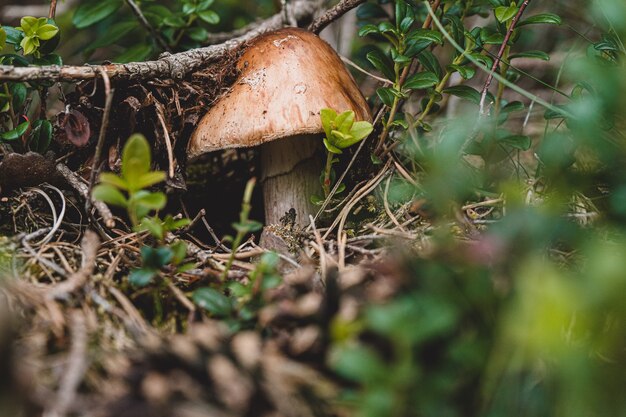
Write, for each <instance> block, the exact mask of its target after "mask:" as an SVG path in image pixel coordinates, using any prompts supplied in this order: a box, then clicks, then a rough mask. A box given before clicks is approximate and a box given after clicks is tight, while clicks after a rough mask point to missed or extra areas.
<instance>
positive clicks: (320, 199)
mask: <svg viewBox="0 0 626 417" xmlns="http://www.w3.org/2000/svg"><path fill="white" fill-rule="evenodd" d="M309 201H310V202H311V204H313V205H314V206H321V205H322V204H324V198H323V197H320V196H319V195H315V194H313V195H312V196H311V197H310V198H309Z"/></svg>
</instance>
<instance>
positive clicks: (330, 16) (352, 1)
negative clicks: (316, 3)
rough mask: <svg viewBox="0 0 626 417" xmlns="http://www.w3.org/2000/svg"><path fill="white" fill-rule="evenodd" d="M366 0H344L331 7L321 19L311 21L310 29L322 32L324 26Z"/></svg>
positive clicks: (314, 31)
mask: <svg viewBox="0 0 626 417" xmlns="http://www.w3.org/2000/svg"><path fill="white" fill-rule="evenodd" d="M365 1H366V0H342V1H340V2H339V3H338V4H337V5H336V6H334V7H332V8H331V9H329V10H328V11H327V12H326V13H324V14H323V15H322V16H321V17H320V18H319V19H317V20H316V21H315V22H313V23H311V25H310V26H309V30H310V31H311V32H313V33H320V32H321V31H322V30H324V28H325V27H326V26H328V25H330V24H331V23H332V22H334V21H335V20H337V19H339V18H340V17H341V16H343V15H344V14H346V13H348V12H349V11H350V10H352V9H354V8H355V7H357V6H360V5H361V4H363V3H365Z"/></svg>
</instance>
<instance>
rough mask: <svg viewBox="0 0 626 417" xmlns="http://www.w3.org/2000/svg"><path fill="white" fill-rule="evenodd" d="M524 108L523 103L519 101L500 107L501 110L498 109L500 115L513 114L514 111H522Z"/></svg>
mask: <svg viewBox="0 0 626 417" xmlns="http://www.w3.org/2000/svg"><path fill="white" fill-rule="evenodd" d="M524 108H525V106H524V103H522V102H521V101H512V102H510V103H507V104H506V105H505V106H504V107H502V109H500V113H513V112H516V111H522V110H524Z"/></svg>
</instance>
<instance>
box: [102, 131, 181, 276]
mask: <svg viewBox="0 0 626 417" xmlns="http://www.w3.org/2000/svg"><path fill="white" fill-rule="evenodd" d="M163 180H165V173H164V172H160V171H152V170H151V156H150V146H149V145H148V142H147V141H146V139H145V138H144V137H143V136H142V135H139V134H135V135H133V136H131V137H130V138H129V139H128V141H127V142H126V145H125V146H124V150H123V152H122V167H121V174H120V175H116V174H113V173H103V174H101V175H100V185H98V186H96V187H95V188H94V190H93V197H94V198H95V199H97V200H101V201H103V202H105V203H107V204H111V205H113V206H118V207H122V208H124V209H125V210H126V212H127V213H128V217H129V219H130V222H131V225H132V226H133V230H134V231H136V232H142V231H148V232H149V233H150V235H151V236H152V237H153V238H154V239H155V240H156V243H157V244H156V245H148V244H146V245H144V246H143V247H142V248H141V266H140V267H139V268H136V269H134V270H133V271H131V274H130V276H129V281H130V283H131V284H133V285H135V286H138V287H143V286H146V285H149V284H151V283H153V282H154V280H155V278H157V277H159V276H161V272H162V270H164V269H167V270H168V272H169V273H177V272H183V271H184V270H185V269H188V268H189V267H191V266H193V265H192V264H184V263H183V261H184V260H185V258H186V257H187V245H186V244H185V243H184V242H183V241H182V240H176V239H174V240H173V241H168V237H169V236H168V234H169V233H171V232H173V231H175V230H177V229H180V228H181V227H184V226H186V225H187V224H189V220H188V219H174V218H173V217H172V216H171V215H167V216H166V217H165V218H164V219H161V218H159V217H158V216H152V217H148V215H149V214H150V213H152V212H153V211H155V210H161V209H163V208H164V207H165V204H166V203H167V198H166V196H165V194H164V193H163V192H161V191H149V190H148V189H149V187H151V186H153V185H155V184H158V183H160V182H162V181H163ZM161 277H162V276H161Z"/></svg>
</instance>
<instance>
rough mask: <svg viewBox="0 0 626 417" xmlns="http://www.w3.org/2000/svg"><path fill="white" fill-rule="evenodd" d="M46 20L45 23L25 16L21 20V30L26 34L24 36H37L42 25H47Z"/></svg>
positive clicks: (44, 19)
mask: <svg viewBox="0 0 626 417" xmlns="http://www.w3.org/2000/svg"><path fill="white" fill-rule="evenodd" d="M45 21H46V18H45V17H44V18H43V21H41V20H39V19H38V18H36V17H33V16H24V17H22V18H21V19H20V29H22V31H23V32H24V35H26V36H33V35H35V33H36V31H37V28H39V26H40V25H42V24H43V23H45Z"/></svg>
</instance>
